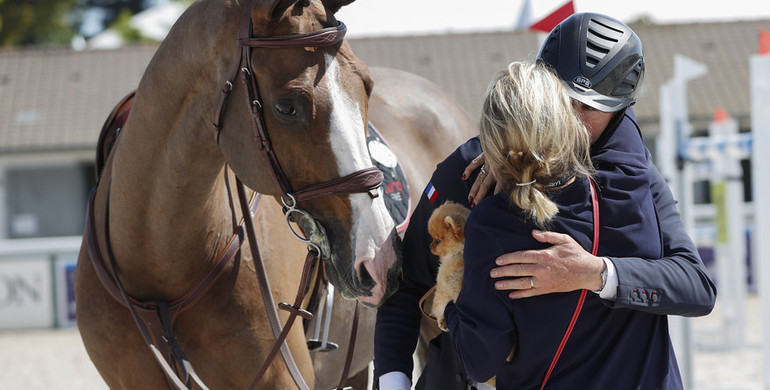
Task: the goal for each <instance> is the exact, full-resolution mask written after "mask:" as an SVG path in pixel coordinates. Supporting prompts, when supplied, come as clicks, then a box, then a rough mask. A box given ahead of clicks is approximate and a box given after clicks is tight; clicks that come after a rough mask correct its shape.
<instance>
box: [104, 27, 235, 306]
mask: <svg viewBox="0 0 770 390" xmlns="http://www.w3.org/2000/svg"><path fill="white" fill-rule="evenodd" d="M177 35H180V34H177ZM169 39H182V37H179V36H176V37H172V36H169ZM193 39H194V38H193ZM190 41H191V39H187V40H186V42H188V43H189V42H190ZM201 46H204V45H201ZM210 46H215V45H210ZM190 49H191V47H189V46H188V47H185V46H184V41H183V42H176V43H170V44H165V43H164V45H163V46H161V48H160V49H159V50H158V53H157V54H156V56H155V57H154V58H153V60H152V62H151V63H150V65H149V67H148V69H147V72H146V73H145V76H144V77H143V79H142V82H141V83H140V86H139V88H138V89H137V95H136V100H135V103H134V106H133V107H132V110H131V115H130V117H129V120H128V122H127V123H126V127H125V129H124V131H123V132H122V134H121V139H120V140H119V143H118V144H117V147H116V149H115V151H114V153H115V155H114V157H113V161H112V164H113V165H112V178H111V185H110V236H111V237H110V241H111V243H112V247H113V251H114V253H115V257H116V259H117V261H118V263H119V264H120V268H121V272H122V273H126V274H127V275H126V278H125V279H126V280H128V281H133V283H136V285H134V288H135V290H137V291H148V290H151V289H155V288H158V287H157V286H177V285H180V284H184V282H183V281H184V280H188V281H189V280H192V281H194V280H197V279H198V278H199V277H200V276H201V274H202V273H203V272H205V270H206V269H207V268H208V267H209V265H210V264H211V262H213V261H214V260H215V258H216V256H217V254H218V252H219V251H220V250H221V249H222V248H223V247H224V246H225V244H226V242H227V240H228V238H229V235H230V234H231V233H232V216H231V210H230V207H229V202H228V195H227V189H226V187H225V181H224V162H225V160H224V157H223V156H222V153H221V151H220V150H219V148H218V146H217V145H216V143H214V142H213V138H214V137H213V129H212V128H209V126H210V125H209V126H207V124H209V123H211V121H210V118H208V117H207V116H206V115H207V114H210V113H211V111H212V110H213V108H214V107H213V105H214V101H215V100H216V97H217V92H218V91H217V90H216V89H215V85H216V84H213V83H212V82H211V80H202V78H201V76H200V74H199V73H198V74H196V69H195V68H196V67H200V65H199V64H198V65H195V66H192V65H189V64H190V63H191V62H192V61H194V59H190V58H185V57H184V54H183V53H184V52H185V51H190ZM196 54H197V55H198V56H199V58H214V55H213V54H212V53H202V52H200V51H199V52H197V53H196ZM212 67H215V66H214V65H212ZM185 72H190V74H186V73H185ZM212 73H213V72H212ZM211 77H212V78H213V77H216V75H211ZM208 85H211V86H213V87H214V89H213V90H210V91H209V90H207V89H206V86H208ZM132 274H133V275H132ZM132 276H134V277H132ZM161 278H162V279H161ZM168 278H172V279H171V280H169V279H168ZM173 278H178V279H179V281H180V283H174V280H173ZM160 281H162V283H158V282H160ZM133 283H132V282H128V283H127V284H129V286H127V287H128V288H129V290H131V289H132V288H131V286H130V284H133ZM189 287H190V286H185V287H184V288H189ZM160 288H162V289H163V288H165V287H160ZM184 288H182V287H179V289H177V290H182V291H183V290H184ZM173 290H174V288H172V289H171V290H168V291H160V292H158V291H154V292H150V294H152V293H156V294H157V293H160V294H174V293H178V292H179V291H173ZM167 298H174V297H167Z"/></svg>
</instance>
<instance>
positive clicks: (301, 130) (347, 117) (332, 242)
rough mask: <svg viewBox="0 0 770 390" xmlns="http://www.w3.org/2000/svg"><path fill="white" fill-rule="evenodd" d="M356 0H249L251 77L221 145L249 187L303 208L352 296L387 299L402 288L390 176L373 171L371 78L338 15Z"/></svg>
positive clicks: (246, 39) (245, 74)
mask: <svg viewBox="0 0 770 390" xmlns="http://www.w3.org/2000/svg"><path fill="white" fill-rule="evenodd" d="M351 2H352V0H323V1H321V0H312V1H308V0H253V1H249V2H248V3H247V5H246V6H247V7H249V6H250V5H253V8H252V10H251V13H250V15H247V16H246V17H245V18H242V19H243V20H245V21H244V22H242V24H241V32H240V35H241V39H240V41H239V42H240V45H241V47H242V48H245V49H242V53H243V57H244V58H242V60H241V65H240V66H239V69H240V70H239V73H240V74H239V76H238V79H242V78H243V79H245V80H246V81H245V82H244V83H239V84H240V85H236V86H234V89H233V92H232V94H233V95H232V97H231V98H230V102H229V104H228V106H229V108H228V110H226V115H224V117H223V120H222V127H221V131H220V132H219V134H218V142H219V145H220V147H221V149H222V151H223V152H224V155H225V157H226V159H227V161H228V164H230V166H231V167H232V169H233V171H234V172H235V174H236V175H237V176H238V177H239V178H240V179H241V180H242V181H243V182H244V183H245V184H246V185H248V186H249V187H251V188H253V189H255V190H257V191H259V192H262V193H265V194H270V195H274V196H276V198H277V199H278V200H279V202H283V204H284V205H285V206H287V207H288V208H289V209H292V208H294V207H296V208H297V209H299V210H300V211H298V212H292V213H290V217H291V218H292V219H294V220H296V222H298V224H299V225H300V227H301V229H300V230H302V232H301V233H300V235H305V234H310V231H313V230H317V231H318V232H319V234H321V235H320V236H315V237H314V238H312V239H311V241H312V244H313V245H314V246H316V247H318V248H319V250H320V251H321V252H322V253H323V257H324V261H325V266H326V267H325V269H326V275H327V276H328V278H329V280H330V281H331V282H332V283H334V285H335V286H336V287H337V288H338V290H339V291H340V292H341V293H342V294H343V296H346V297H349V298H353V297H355V298H357V299H359V300H360V301H362V302H364V303H366V304H369V305H378V304H380V303H381V302H382V301H383V299H384V298H386V297H387V296H388V295H389V294H390V293H392V291H393V290H394V289H395V287H396V277H397V274H398V270H399V269H400V262H399V261H398V258H399V256H400V255H399V253H400V251H398V249H397V248H396V241H397V234H396V232H395V228H394V223H393V221H392V219H391V217H390V215H389V214H388V211H387V209H386V207H385V204H384V201H383V198H382V197H377V196H375V195H376V194H377V193H378V192H379V189H377V188H376V187H377V186H378V185H379V181H381V176H379V175H380V174H379V172H377V171H375V173H376V175H375V174H374V173H373V172H372V171H369V169H370V168H371V167H372V162H371V159H370V156H369V152H368V149H367V146H366V133H365V132H366V123H367V107H368V100H369V94H370V92H371V90H372V80H371V77H370V75H369V72H368V69H367V67H366V66H365V65H364V64H363V63H362V62H361V61H360V60H359V59H358V58H356V57H355V55H353V53H352V51H351V49H350V47H349V46H348V44H347V42H345V41H344V40H343V39H342V36H344V25H341V24H340V23H339V22H338V21H337V20H336V19H335V18H334V12H336V11H337V10H338V9H339V8H340V7H341V6H343V5H346V4H348V3H351ZM249 16H250V19H251V26H250V27H249V26H245V27H244V25H243V23H248V22H249V21H248V20H246V19H248V18H249ZM308 34H310V35H308ZM235 65H236V64H233V65H232V66H233V68H235ZM233 70H234V69H233ZM252 76H253V81H251V77H252ZM223 84H224V81H223ZM253 112H257V115H254V114H253ZM262 129H264V132H262ZM340 179H342V180H340ZM378 179H379V180H378ZM341 182H342V183H341ZM319 186H320V188H319ZM310 216H312V219H314V220H315V221H317V224H316V223H313V222H312V220H311V219H310ZM274 228H276V229H279V228H285V227H284V226H280V227H279V226H275V227H274Z"/></svg>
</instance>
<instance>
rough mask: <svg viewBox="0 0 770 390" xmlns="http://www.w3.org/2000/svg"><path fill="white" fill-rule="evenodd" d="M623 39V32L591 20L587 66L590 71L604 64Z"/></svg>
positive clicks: (589, 23)
mask: <svg viewBox="0 0 770 390" xmlns="http://www.w3.org/2000/svg"><path fill="white" fill-rule="evenodd" d="M622 37H623V31H622V30H618V29H617V28H613V27H611V26H609V25H607V24H605V23H601V22H600V21H598V20H596V19H591V20H590V21H589V22H588V32H587V34H586V58H585V61H586V62H585V65H586V66H587V67H588V68H589V69H593V68H594V67H595V66H596V65H598V64H599V63H600V62H602V59H604V57H605V56H607V54H609V53H610V51H611V50H612V48H613V47H614V46H615V45H617V44H618V42H620V39H621V38H622Z"/></svg>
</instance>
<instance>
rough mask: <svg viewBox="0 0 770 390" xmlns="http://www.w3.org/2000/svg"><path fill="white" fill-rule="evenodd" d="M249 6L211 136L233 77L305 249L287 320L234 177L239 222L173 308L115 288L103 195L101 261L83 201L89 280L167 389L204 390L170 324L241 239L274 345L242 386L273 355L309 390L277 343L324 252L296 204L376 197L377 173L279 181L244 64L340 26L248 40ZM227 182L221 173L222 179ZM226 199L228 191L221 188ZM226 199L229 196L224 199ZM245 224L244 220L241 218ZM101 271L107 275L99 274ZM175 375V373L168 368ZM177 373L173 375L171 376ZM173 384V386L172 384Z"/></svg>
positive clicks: (252, 208)
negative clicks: (262, 51) (258, 51)
mask: <svg viewBox="0 0 770 390" xmlns="http://www.w3.org/2000/svg"><path fill="white" fill-rule="evenodd" d="M256 2H257V0H249V1H248V2H247V3H246V5H245V6H244V7H243V13H242V15H241V21H240V29H239V39H238V45H239V46H240V47H241V53H240V62H239V64H238V69H237V70H236V71H235V72H234V75H233V77H231V78H230V79H229V80H227V81H226V82H225V86H224V87H223V88H222V90H221V96H220V99H219V103H218V107H217V111H216V113H215V122H214V128H215V138H216V140H217V142H219V135H220V133H221V131H222V130H223V123H222V120H223V117H224V112H225V111H226V108H227V103H228V99H229V96H230V94H231V92H232V89H233V82H234V80H235V78H236V77H238V75H241V81H242V82H243V84H244V85H245V87H246V90H247V97H248V104H249V108H250V113H251V114H250V119H251V124H252V128H253V130H254V137H255V141H256V145H257V148H258V149H259V150H260V152H261V155H262V158H263V160H264V161H265V163H266V166H268V167H269V168H270V169H269V171H270V173H271V176H272V179H273V182H274V183H275V185H276V188H277V189H278V192H279V193H280V194H281V196H280V197H281V201H282V203H283V208H284V215H285V218H286V221H287V224H289V228H290V229H291V231H292V233H293V234H294V235H295V236H296V237H297V238H298V239H299V240H300V241H302V242H304V243H305V244H306V245H307V250H308V254H307V256H306V259H305V263H304V265H303V271H302V276H301V280H300V285H299V286H298V289H297V295H296V298H295V301H294V303H293V304H289V303H285V302H281V303H280V304H279V305H277V306H278V307H279V308H281V309H282V310H286V311H288V312H289V317H288V319H287V320H286V322H285V324H284V325H283V327H282V326H281V324H280V320H279V318H278V312H277V310H276V305H275V303H274V300H273V297H272V292H271V289H270V284H269V281H268V278H267V273H266V270H265V266H264V262H263V260H262V257H261V255H260V251H259V247H258V243H257V238H256V229H255V227H254V223H253V217H254V215H255V213H256V210H257V206H258V204H259V200H260V199H261V196H262V195H261V194H257V193H253V194H252V196H251V200H248V199H247V196H246V188H245V186H244V184H243V183H242V182H241V180H240V179H239V178H237V177H236V188H237V192H238V199H239V203H240V207H241V213H242V215H243V216H244V217H243V218H242V219H241V221H240V223H239V224H238V227H237V228H236V229H235V232H234V233H233V235H232V236H231V238H230V240H229V242H228V245H227V247H226V248H225V249H224V250H223V251H222V253H221V254H220V256H219V257H218V259H217V261H216V262H215V263H214V264H213V266H212V267H211V268H210V269H209V271H208V272H207V273H206V274H205V275H204V276H203V277H202V278H201V279H199V280H198V282H197V283H196V284H195V285H194V287H192V288H191V289H190V290H188V292H187V293H186V294H184V295H183V296H182V297H180V298H178V299H175V300H173V301H170V302H169V301H159V300H152V301H140V300H137V299H135V298H134V297H131V296H130V295H129V294H128V293H127V292H126V290H125V288H124V287H123V283H122V281H121V279H120V277H119V275H118V272H117V271H116V270H117V269H118V268H117V262H116V260H115V257H114V255H113V253H112V249H111V246H110V240H109V229H108V227H109V223H108V221H109V190H108V193H107V199H108V201H107V205H106V213H105V214H106V216H105V221H104V231H105V236H106V243H105V244H106V248H107V256H106V257H107V261H105V259H104V256H102V253H101V251H100V250H99V248H100V246H99V243H98V239H97V235H96V221H95V219H94V212H93V210H94V204H95V197H96V189H94V190H93V191H92V193H91V197H90V200H89V204H88V211H87V216H86V231H85V235H86V241H87V249H88V251H89V255H90V256H89V257H90V258H91V262H92V265H93V267H94V269H95V271H96V274H97V276H98V278H99V280H100V281H101V283H102V285H103V286H104V288H105V289H106V290H107V292H108V293H109V294H110V295H111V296H112V297H113V298H114V299H115V300H116V301H118V302H120V303H121V304H122V305H123V306H126V307H127V308H128V309H129V311H130V312H131V315H132V316H133V318H134V320H135V322H136V323H137V326H138V328H139V331H140V333H141V334H142V337H143V338H144V340H145V342H146V343H147V345H148V347H149V348H150V351H151V352H152V354H153V356H154V357H155V359H156V361H157V362H158V364H159V365H160V367H161V369H162V371H163V373H164V374H165V376H166V379H167V381H168V383H169V386H170V387H171V388H175V389H178V390H185V389H190V388H192V382H195V383H196V384H197V385H198V386H199V387H200V388H202V389H207V387H206V386H205V384H204V383H203V381H202V380H201V379H200V378H199V377H198V375H197V374H196V373H195V370H194V369H193V367H192V364H190V362H189V360H188V359H187V357H186V356H185V354H184V352H183V351H182V349H181V347H180V346H179V344H178V342H177V340H176V336H175V335H174V332H173V327H174V323H175V321H176V319H177V318H178V316H179V315H180V314H181V313H182V312H184V311H185V310H187V309H189V308H190V307H192V306H193V305H194V304H195V303H197V302H198V301H199V300H200V299H201V298H202V297H203V296H204V295H205V294H206V292H208V291H209V290H210V289H211V288H212V286H213V285H214V283H216V282H217V280H218V279H219V277H220V276H222V274H223V273H224V272H225V270H226V269H227V268H228V266H229V265H230V264H231V263H232V262H233V261H234V259H235V257H236V255H237V254H238V253H239V252H240V247H241V245H242V244H243V241H244V239H248V241H249V246H250V250H251V253H252V259H253V261H254V266H255V269H256V274H257V278H258V281H259V286H260V292H261V294H262V298H263V299H262V301H263V303H264V305H265V311H266V313H267V315H268V321H269V322H270V326H271V329H272V331H273V334H274V337H275V343H274V344H273V346H272V348H271V349H270V352H269V353H268V355H267V358H266V359H265V361H264V362H263V364H262V366H261V367H260V369H259V371H258V372H257V374H256V375H255V377H254V379H253V380H252V381H251V384H250V385H249V389H255V388H256V387H257V385H258V384H259V382H260V380H261V379H262V378H263V376H264V374H265V372H266V371H267V369H268V367H269V366H270V364H271V363H272V360H273V359H274V357H275V356H276V355H277V354H278V352H279V351H280V353H281V356H282V358H283V360H284V363H285V364H286V367H287V368H288V370H289V372H290V373H291V375H292V378H293V380H294V382H295V384H296V385H297V388H298V389H303V390H305V389H309V388H310V387H309V386H308V385H307V383H306V382H305V380H304V378H303V377H302V374H301V373H300V372H299V368H298V367H297V365H296V363H295V361H294V358H293V357H292V355H291V352H290V351H289V348H288V345H287V344H286V343H285V339H286V337H287V336H288V333H289V331H290V329H291V327H292V325H293V324H294V321H295V319H296V317H297V316H301V317H303V318H304V319H307V320H310V319H312V318H313V314H311V313H310V312H308V311H306V310H304V309H302V307H301V304H302V301H303V300H304V297H305V294H306V292H307V290H308V283H309V280H310V278H311V277H312V275H311V274H312V272H313V270H315V269H316V268H317V262H318V260H319V258H320V259H328V258H329V257H330V253H329V251H330V246H329V245H328V239H327V238H326V236H325V232H324V231H323V228H322V227H321V225H320V224H319V223H318V222H316V221H315V220H314V219H313V218H312V216H310V214H309V213H307V212H305V211H303V210H301V209H299V208H297V204H298V203H299V202H301V201H304V200H308V199H314V198H319V197H324V196H330V195H344V194H353V193H368V194H369V195H370V196H371V197H372V198H374V197H376V196H377V191H376V190H377V188H378V187H379V186H380V184H381V183H382V181H383V175H382V172H381V171H380V170H378V169H377V168H374V167H371V168H366V169H363V170H359V171H357V172H354V173H352V174H349V175H346V176H344V177H340V178H336V179H332V180H330V181H327V182H324V183H320V184H316V185H312V186H309V187H306V188H303V189H300V190H298V191H293V190H292V188H291V185H290V183H289V180H288V179H287V177H286V175H285V173H284V171H283V169H282V168H281V165H280V163H279V161H278V158H277V156H276V153H275V151H274V149H273V147H272V143H271V142H270V138H269V137H268V133H267V128H266V125H265V121H264V117H263V115H262V104H261V100H260V95H259V88H258V84H257V80H256V77H255V73H254V71H253V69H252V64H251V56H252V49H253V48H272V49H286V48H302V47H328V46H333V45H336V44H339V43H340V42H342V40H343V38H344V36H345V33H346V30H347V29H346V27H345V25H344V24H343V23H342V22H340V23H339V24H338V25H337V26H335V27H328V28H324V29H321V30H318V31H315V32H311V33H306V34H293V35H284V36H271V37H252V36H251V30H252V24H251V23H252V18H251V11H252V9H253V7H254V5H255V4H256ZM225 174H226V175H227V172H226V171H225ZM227 190H228V194H230V186H229V185H228V186H227ZM230 196H231V197H232V195H230ZM247 216H248V217H247ZM291 222H296V223H297V224H298V225H299V227H300V230H301V233H297V232H296V231H295V230H294V229H292V228H291ZM108 263H109V266H110V268H107V264H108ZM358 312H359V305H358V303H356V308H355V314H354V319H353V324H352V331H351V336H350V342H349V346H348V352H347V358H346V361H345V365H344V368H343V373H342V377H341V379H340V382H339V385H338V386H337V388H338V389H341V388H343V386H344V383H345V381H346V379H347V375H348V371H349V369H350V364H351V360H352V355H353V348H354V345H355V339H356V331H357V327H358ZM174 367H176V368H174ZM177 372H179V374H177ZM180 376H181V378H180Z"/></svg>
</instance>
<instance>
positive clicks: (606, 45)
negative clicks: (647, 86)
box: [537, 13, 644, 112]
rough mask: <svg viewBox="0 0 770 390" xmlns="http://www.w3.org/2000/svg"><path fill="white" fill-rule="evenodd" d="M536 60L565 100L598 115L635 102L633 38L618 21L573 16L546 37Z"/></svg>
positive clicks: (637, 54) (637, 47)
mask: <svg viewBox="0 0 770 390" xmlns="http://www.w3.org/2000/svg"><path fill="white" fill-rule="evenodd" d="M537 61H538V62H540V61H543V62H545V63H547V64H549V65H551V66H552V67H553V68H554V70H555V71H556V73H557V74H558V75H559V78H560V79H561V80H562V83H564V85H565V86H566V87H567V91H568V92H569V94H570V96H571V97H572V98H573V99H575V100H577V101H580V102H582V103H584V104H587V105H588V106H591V107H593V108H596V109H598V110H600V111H604V112H618V111H620V110H623V109H625V108H626V107H628V106H631V105H633V104H634V103H635V102H636V98H637V96H638V95H639V88H640V86H641V84H642V80H643V79H644V56H643V55H642V42H641V40H640V39H639V37H638V36H637V35H636V33H634V31H633V30H631V29H630V28H629V27H628V26H626V25H625V24H624V23H623V22H620V21H618V20H616V19H613V18H610V17H608V16H605V15H601V14H595V13H579V14H574V15H572V16H570V17H568V18H567V19H564V21H562V22H561V23H559V25H557V26H556V27H554V29H553V30H551V32H550V33H549V34H548V37H547V38H546V40H545V42H544V43H543V45H542V46H541V49H540V53H538V55H537Z"/></svg>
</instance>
